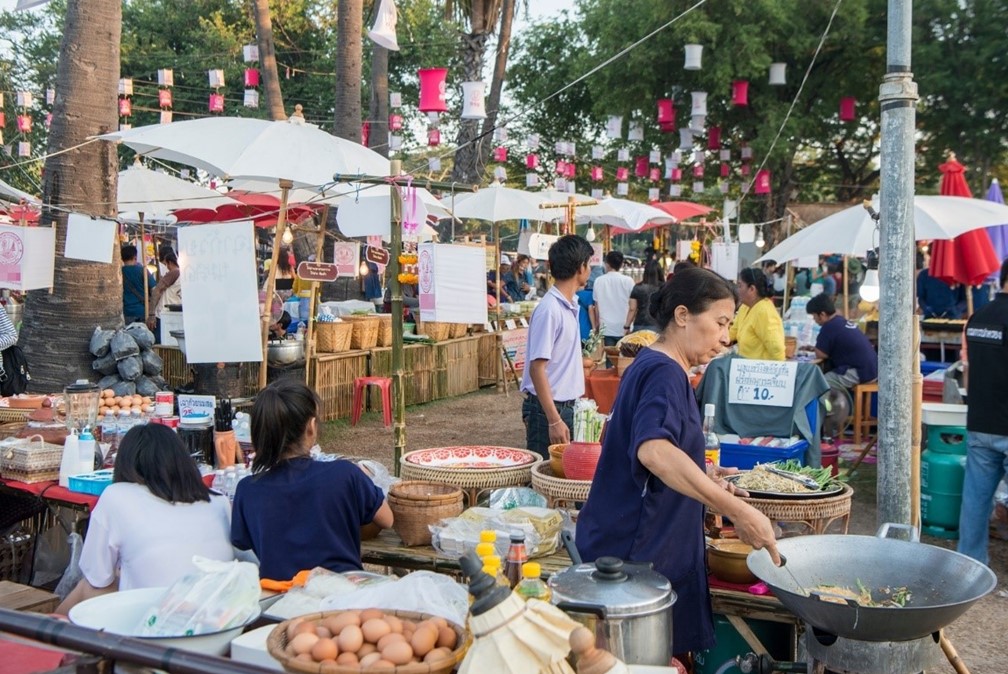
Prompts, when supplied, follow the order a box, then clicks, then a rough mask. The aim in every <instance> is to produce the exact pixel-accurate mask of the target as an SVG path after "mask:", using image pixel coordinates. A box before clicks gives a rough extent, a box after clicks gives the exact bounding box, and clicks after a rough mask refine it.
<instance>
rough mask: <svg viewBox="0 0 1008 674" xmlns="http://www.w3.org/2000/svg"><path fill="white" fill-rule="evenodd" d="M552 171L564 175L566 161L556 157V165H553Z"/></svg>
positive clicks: (565, 173) (565, 172)
mask: <svg viewBox="0 0 1008 674" xmlns="http://www.w3.org/2000/svg"><path fill="white" fill-rule="evenodd" d="M553 172H554V173H556V174H557V175H558V176H566V175H567V162H565V161H564V160H563V159H558V160H557V163H556V165H554V167H553Z"/></svg>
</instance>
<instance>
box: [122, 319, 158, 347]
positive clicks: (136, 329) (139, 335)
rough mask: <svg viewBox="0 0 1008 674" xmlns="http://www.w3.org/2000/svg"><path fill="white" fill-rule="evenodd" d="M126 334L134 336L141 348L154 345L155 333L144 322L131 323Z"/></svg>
mask: <svg viewBox="0 0 1008 674" xmlns="http://www.w3.org/2000/svg"><path fill="white" fill-rule="evenodd" d="M126 334H128V335H129V336H130V337H132V338H133V341H135V342H136V343H137V346H139V347H140V348H141V349H150V348H151V347H152V346H154V333H153V332H151V331H150V328H148V327H147V326H146V325H144V324H143V323H130V324H129V325H127V326H126Z"/></svg>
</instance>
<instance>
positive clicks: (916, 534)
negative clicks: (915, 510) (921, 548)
mask: <svg viewBox="0 0 1008 674" xmlns="http://www.w3.org/2000/svg"><path fill="white" fill-rule="evenodd" d="M890 529H895V530H897V531H905V532H907V538H909V539H910V542H911V543H920V529H918V528H917V527H915V526H913V525H912V524H899V523H897V522H886V523H885V524H883V525H882V526H880V527H879V530H878V532H877V533H876V534H875V537H876V538H893V536H890V535H889V530H890Z"/></svg>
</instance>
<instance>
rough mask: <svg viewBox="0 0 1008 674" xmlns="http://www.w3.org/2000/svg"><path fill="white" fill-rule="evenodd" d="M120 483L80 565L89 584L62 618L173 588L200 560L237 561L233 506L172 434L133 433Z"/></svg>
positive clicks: (151, 428)
mask: <svg viewBox="0 0 1008 674" xmlns="http://www.w3.org/2000/svg"><path fill="white" fill-rule="evenodd" d="M112 482H113V484H111V485H109V486H108V487H107V488H106V489H105V491H104V492H102V495H101V498H99V499H98V505H97V506H95V509H94V511H93V512H92V513H91V519H90V522H89V524H88V532H87V536H86V537H85V539H84V547H83V550H82V551H81V559H80V569H81V572H82V573H83V575H84V578H83V579H82V580H81V581H80V583H78V584H77V587H75V588H74V589H73V591H71V593H70V594H69V595H68V596H67V598H66V599H65V600H64V601H63V603H62V604H60V606H59V608H58V609H57V612H58V613H66V612H68V611H69V610H70V608H71V607H73V606H74V605H75V604H77V603H78V602H81V601H83V600H85V599H89V598H91V597H94V596H97V595H100V594H106V593H108V592H115V591H116V590H117V589H118V590H131V589H136V588H143V587H163V586H168V585H171V584H172V583H174V582H175V581H176V580H178V579H179V578H181V577H182V576H184V575H186V574H187V573H190V572H193V571H195V570H196V567H195V566H194V565H193V563H192V558H193V555H200V556H202V557H207V558H209V559H217V560H221V561H230V560H232V559H234V549H233V548H232V547H231V538H230V536H231V507H230V504H229V503H228V500H227V498H225V497H224V496H221V495H220V494H217V493H216V492H211V491H210V490H209V489H208V488H207V487H206V485H205V484H204V483H203V480H202V478H201V477H200V473H199V469H198V468H197V467H196V464H195V463H194V462H193V460H192V458H191V457H190V456H189V454H188V452H186V450H185V447H184V446H183V445H182V442H181V441H180V440H179V438H178V436H177V435H176V434H175V432H174V431H173V430H172V429H170V428H168V427H167V426H161V425H158V424H146V425H143V426H135V427H133V428H132V429H130V431H129V432H128V433H127V434H126V435H125V436H124V437H123V439H122V442H121V443H120V445H119V452H118V454H117V455H116V463H115V470H114V472H113V479H112Z"/></svg>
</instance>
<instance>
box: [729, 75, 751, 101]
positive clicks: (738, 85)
mask: <svg viewBox="0 0 1008 674" xmlns="http://www.w3.org/2000/svg"><path fill="white" fill-rule="evenodd" d="M731 89H732V105H739V106H744V105H749V82H748V81H747V80H735V81H734V82H732V85H731Z"/></svg>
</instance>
